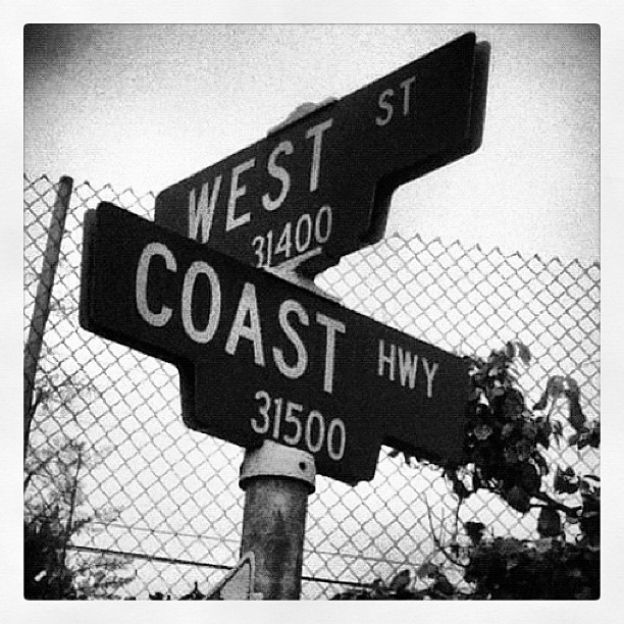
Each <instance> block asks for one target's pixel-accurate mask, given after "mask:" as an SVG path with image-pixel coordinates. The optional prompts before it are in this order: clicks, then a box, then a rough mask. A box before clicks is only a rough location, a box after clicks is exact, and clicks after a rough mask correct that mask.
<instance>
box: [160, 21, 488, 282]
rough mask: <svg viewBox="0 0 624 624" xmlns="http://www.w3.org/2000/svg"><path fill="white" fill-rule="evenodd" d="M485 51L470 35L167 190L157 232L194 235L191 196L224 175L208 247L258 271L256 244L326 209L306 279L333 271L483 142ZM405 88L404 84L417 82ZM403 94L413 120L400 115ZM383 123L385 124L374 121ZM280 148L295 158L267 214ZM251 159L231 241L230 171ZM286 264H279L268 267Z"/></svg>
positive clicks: (286, 162)
mask: <svg viewBox="0 0 624 624" xmlns="http://www.w3.org/2000/svg"><path fill="white" fill-rule="evenodd" d="M485 46H486V44H479V45H476V42H475V35H474V33H467V34H466V35H463V36H462V37H460V38H458V39H456V40H454V41H452V42H450V43H448V44H447V45H445V46H443V47H441V48H438V49H437V50H434V51H433V52H431V53H429V54H427V55H426V56H424V57H422V58H420V59H418V60H416V61H414V62H412V63H409V64H408V65H405V66H404V67H401V68H400V69H398V70H396V71H394V72H392V73H391V74H388V75H387V76H385V77H383V78H381V79H380V80H377V81H376V82H373V83H371V84H369V85H367V86H365V87H363V88H361V89H359V90H358V91H355V92H354V93H351V94H350V95H347V96H345V97H344V98H342V99H340V100H338V101H337V102H335V103H332V104H329V105H327V106H324V107H323V108H320V109H318V110H316V111H314V112H313V113H311V114H310V115H308V116H306V117H304V118H303V119H300V120H298V121H295V122H293V123H292V124H289V125H286V126H285V127H284V128H282V129H281V130H279V131H277V132H276V133H275V134H272V135H270V136H268V137H267V138H265V139H263V140H261V141H258V142H257V143H254V144H253V145H251V146H249V147H247V148H245V149H244V150H242V151H240V152H238V153H236V154H234V155H232V156H229V157H228V158H226V159H224V160H222V161H220V162H218V163H216V164H214V165H212V166H210V167H208V168H206V169H203V170H202V171H199V172H197V173H195V174H194V175H192V176H190V177H189V178H187V179H185V180H182V181H181V182H179V183H177V184H174V185H173V186H171V187H169V188H167V189H165V190H163V191H162V192H161V193H160V194H159V195H158V196H157V198H156V212H155V221H156V223H158V224H160V225H163V226H165V227H168V228H171V229H173V230H174V231H176V232H178V233H179V234H182V235H183V236H189V224H188V210H189V193H190V191H191V190H192V189H195V196H196V200H197V199H198V198H199V195H200V190H201V187H202V185H203V184H204V183H206V182H208V183H209V188H210V191H212V189H213V188H214V181H215V179H216V178H217V176H219V175H221V176H222V180H221V188H220V193H219V199H218V200H217V202H216V208H215V211H214V218H213V223H212V228H211V233H210V237H209V239H208V241H206V242H207V244H209V245H210V246H211V247H212V248H214V249H217V250H219V251H221V252H222V253H224V254H227V255H230V256H232V257H234V258H236V259H238V260H240V261H242V262H244V263H246V264H251V265H252V266H257V262H258V256H256V254H255V253H254V248H253V240H254V238H255V237H256V236H258V235H265V234H266V232H268V231H269V230H271V231H272V233H273V236H279V235H280V233H281V232H282V231H283V227H284V225H285V224H286V223H288V222H290V223H291V224H292V225H293V227H294V225H295V224H296V222H297V219H298V218H299V217H300V215H301V214H303V213H305V212H309V213H311V214H312V216H314V215H315V214H316V213H317V212H318V210H319V209H320V208H321V206H323V205H329V206H330V207H331V208H332V211H333V227H332V232H331V237H330V239H329V240H328V241H327V242H326V243H324V244H323V246H322V255H320V256H316V257H314V258H312V259H311V260H308V261H307V262H306V263H305V264H304V265H302V267H301V269H300V270H301V271H302V272H303V273H306V274H309V275H313V274H316V273H318V272H320V271H322V270H324V269H325V268H327V267H328V266H331V265H333V264H336V263H337V262H338V260H339V258H340V257H341V256H343V255H346V254H348V253H351V252H353V251H355V250H357V249H359V248H361V247H362V246H365V245H367V244H370V243H372V242H375V241H377V240H379V239H380V238H381V236H382V234H383V231H384V228H385V221H386V217H387V207H388V203H389V199H390V196H391V194H392V192H393V191H394V189H395V188H396V187H397V186H398V185H400V184H402V183H404V182H406V181H408V180H410V179H413V178H416V177H419V176H421V175H423V174H425V173H427V172H429V171H431V170H433V169H436V168H438V167H441V166H443V165H445V164H446V163H449V162H451V161H453V160H456V159H458V158H461V157H462V156H464V155H466V154H470V153H471V152H474V151H475V150H476V149H477V148H478V147H479V145H480V143H481V135H482V128H483V117H484V108H485V89H486V82H487V49H486V47H485ZM412 78H413V83H409V86H406V87H401V83H402V82H404V81H406V80H408V81H409V80H411V79H412ZM389 89H390V90H392V94H393V95H392V96H390V95H389V94H388V96H387V97H384V98H382V99H383V101H384V103H385V104H386V105H387V104H388V103H391V104H392V105H393V115H392V118H391V119H390V120H389V121H387V122H386V118H387V117H388V112H387V110H386V109H385V107H380V104H379V102H380V96H381V94H382V93H384V92H385V91H386V90H389ZM405 90H408V91H409V102H408V106H407V108H408V112H407V114H403V113H404V111H403V107H404V105H405V102H404V97H405V94H404V92H405ZM329 119H332V120H333V122H332V126H331V127H330V128H329V129H327V130H326V131H325V132H324V133H323V136H322V151H321V161H320V171H319V183H318V188H317V189H316V190H315V191H313V192H310V189H309V180H310V163H311V159H312V145H313V141H312V139H311V138H306V136H305V135H306V131H307V130H308V129H309V128H311V127H313V126H315V125H316V124H320V123H322V122H325V121H327V120H329ZM376 119H379V120H380V121H381V122H383V125H380V124H379V123H377V122H376ZM282 141H291V142H292V144H293V146H294V152H293V153H292V154H291V155H284V154H282V155H281V160H278V161H277V162H278V163H279V164H280V165H282V166H284V167H285V168H286V169H287V170H288V172H289V174H290V181H291V188H290V191H289V193H288V195H287V196H286V199H285V200H284V203H283V204H282V205H281V206H280V207H279V208H277V209H275V210H274V211H267V210H265V209H264V208H263V207H262V204H261V198H262V196H263V195H264V194H265V193H269V196H270V197H273V198H274V197H276V196H278V194H279V192H280V188H281V186H280V182H279V181H278V180H277V179H276V178H275V177H272V176H270V175H269V174H268V173H267V161H268V159H269V156H270V154H271V152H272V151H273V149H274V148H275V147H276V146H277V145H279V143H280V142H282ZM251 158H254V159H255V165H254V167H253V168H250V169H248V170H246V171H244V172H243V173H242V174H241V176H240V179H239V182H238V186H239V187H240V186H241V185H245V186H246V193H245V195H243V196H241V197H240V198H238V200H237V202H236V215H242V214H245V213H249V216H250V221H249V222H248V223H247V224H245V225H242V226H240V227H238V228H235V229H232V230H230V231H229V232H226V226H225V221H226V211H227V202H228V197H229V192H230V173H231V170H232V168H233V167H235V166H237V165H240V164H241V163H244V162H245V161H248V160H249V159H251ZM281 259H283V258H279V257H275V258H274V262H273V263H272V265H274V264H277V263H279V261H280V260H281Z"/></svg>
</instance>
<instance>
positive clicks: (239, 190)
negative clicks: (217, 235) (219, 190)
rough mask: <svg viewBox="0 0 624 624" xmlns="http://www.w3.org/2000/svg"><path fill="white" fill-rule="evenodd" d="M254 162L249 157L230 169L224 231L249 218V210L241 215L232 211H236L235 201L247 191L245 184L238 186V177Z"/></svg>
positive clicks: (238, 225)
mask: <svg viewBox="0 0 624 624" xmlns="http://www.w3.org/2000/svg"><path fill="white" fill-rule="evenodd" d="M255 164H256V159H255V158H250V159H249V160H246V161H245V162H244V163H241V164H240V165H237V166H236V167H234V169H232V180H231V183H230V198H229V199H228V207H227V220H226V222H225V231H226V232H230V231H231V230H234V229H235V228H237V227H240V226H241V225H245V223H248V222H249V220H250V219H251V215H250V213H249V212H245V213H243V214H242V215H239V216H235V215H234V212H235V211H236V201H237V200H238V199H239V198H240V197H242V196H243V195H245V194H246V193H247V186H246V185H244V184H243V185H242V186H238V177H239V176H240V175H241V173H243V172H245V171H247V170H248V169H252V168H253V167H254V166H255Z"/></svg>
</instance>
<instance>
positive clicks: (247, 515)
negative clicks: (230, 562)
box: [239, 440, 316, 600]
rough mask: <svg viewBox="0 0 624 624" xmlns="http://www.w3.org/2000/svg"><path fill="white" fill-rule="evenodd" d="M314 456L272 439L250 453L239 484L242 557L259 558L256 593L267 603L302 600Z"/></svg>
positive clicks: (313, 476)
mask: <svg viewBox="0 0 624 624" xmlns="http://www.w3.org/2000/svg"><path fill="white" fill-rule="evenodd" d="M315 476H316V469H315V465H314V457H313V456H312V455H310V454H309V453H306V452H305V451H300V450H299V449H293V448H290V447H287V446H283V445H281V444H277V443H276V442H272V441H271V440H265V441H264V443H263V445H262V446H261V447H260V448H259V449H255V450H248V451H246V453H245V459H244V461H243V464H242V466H241V473H240V480H239V484H240V487H241V489H243V490H244V491H245V506H244V511H243V531H242V538H241V552H240V555H241V557H244V556H245V555H246V554H247V553H248V552H253V554H254V557H255V578H254V591H255V592H259V593H260V594H262V598H263V600H298V599H299V595H300V593H301V568H302V565H303V541H304V537H305V522H306V513H307V508H308V496H309V495H310V494H311V493H312V492H314V481H315Z"/></svg>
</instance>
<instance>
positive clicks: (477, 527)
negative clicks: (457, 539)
mask: <svg viewBox="0 0 624 624" xmlns="http://www.w3.org/2000/svg"><path fill="white" fill-rule="evenodd" d="M464 528H465V529H466V534H467V535H468V537H469V538H470V541H471V542H472V543H473V544H474V545H475V546H476V545H477V544H478V543H479V542H480V541H481V540H482V539H483V532H484V531H485V525H484V524H483V523H482V522H466V523H465V524H464Z"/></svg>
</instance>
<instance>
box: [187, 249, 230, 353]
mask: <svg viewBox="0 0 624 624" xmlns="http://www.w3.org/2000/svg"><path fill="white" fill-rule="evenodd" d="M199 275H205V276H206V277H208V280H209V282H210V314H209V316H208V323H207V324H206V328H205V329H204V330H203V331H200V330H198V329H197V328H196V327H195V325H194V324H193V314H192V310H193V290H194V289H195V282H196V280H197V277H198V276H199ZM220 315H221V284H220V283H219V278H218V276H217V274H216V273H215V270H214V269H213V268H212V267H211V266H210V265H209V264H207V263H206V262H203V261H201V260H197V261H196V262H193V264H191V266H190V267H189V269H188V271H187V272H186V275H185V276H184V284H183V286H182V325H183V326H184V331H185V332H186V334H187V336H188V337H189V338H191V340H194V341H195V342H197V343H199V344H206V343H208V342H210V340H212V337H213V336H214V334H215V332H216V331H217V326H218V325H219V317H220Z"/></svg>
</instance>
